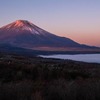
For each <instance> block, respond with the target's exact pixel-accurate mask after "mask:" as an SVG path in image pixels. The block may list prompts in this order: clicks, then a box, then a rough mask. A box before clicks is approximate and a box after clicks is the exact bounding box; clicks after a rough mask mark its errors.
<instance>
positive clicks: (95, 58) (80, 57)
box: [40, 54, 100, 63]
mask: <svg viewBox="0 0 100 100" xmlns="http://www.w3.org/2000/svg"><path fill="white" fill-rule="evenodd" d="M40 56H41V57H44V58H59V59H70V60H75V61H83V62H92V63H100V54H76V55H66V54H65V55H62V54H57V55H47V56H46V55H40Z"/></svg>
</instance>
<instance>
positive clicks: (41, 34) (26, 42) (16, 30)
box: [0, 20, 96, 51]
mask: <svg viewBox="0 0 100 100" xmlns="http://www.w3.org/2000/svg"><path fill="white" fill-rule="evenodd" d="M0 44H8V45H11V46H14V47H20V48H26V49H32V50H52V51H53V50H77V49H96V47H91V46H87V45H82V44H79V43H77V42H75V41H73V40H71V39H69V38H66V37H60V36H57V35H54V34H52V33H50V32H47V31H45V30H43V29H41V28H39V27H38V26H36V25H34V24H32V23H31V22H29V21H26V20H17V21H15V22H13V23H11V24H8V25H6V26H3V27H1V28H0Z"/></svg>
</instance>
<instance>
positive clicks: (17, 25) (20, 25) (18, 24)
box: [2, 20, 46, 35]
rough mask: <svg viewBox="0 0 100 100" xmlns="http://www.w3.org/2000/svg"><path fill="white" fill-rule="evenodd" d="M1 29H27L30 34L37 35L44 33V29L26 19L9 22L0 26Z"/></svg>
mask: <svg viewBox="0 0 100 100" xmlns="http://www.w3.org/2000/svg"><path fill="white" fill-rule="evenodd" d="M2 29H6V30H7V31H14V32H21V31H27V32H30V33H31V34H38V35H40V34H43V35H44V34H45V33H46V31H44V30H43V29H41V28H39V27H37V26H36V25H34V24H32V23H31V22H29V21H26V20H17V21H15V22H13V23H11V24H8V25H6V26H4V27H2Z"/></svg>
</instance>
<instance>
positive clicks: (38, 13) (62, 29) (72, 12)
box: [0, 0, 100, 47]
mask: <svg viewBox="0 0 100 100" xmlns="http://www.w3.org/2000/svg"><path fill="white" fill-rule="evenodd" d="M19 19H22V20H28V21H31V22H32V23H33V24H35V25H37V26H39V27H41V28H42V29H45V30H47V31H48V32H51V33H53V34H56V35H59V36H62V37H68V38H70V39H73V40H74V41H76V42H78V43H81V44H88V45H94V46H99V47H100V0H0V27H2V26H4V25H6V24H9V23H11V22H14V21H16V20H19Z"/></svg>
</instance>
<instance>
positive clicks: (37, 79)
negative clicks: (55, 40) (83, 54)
mask: <svg viewBox="0 0 100 100" xmlns="http://www.w3.org/2000/svg"><path fill="white" fill-rule="evenodd" d="M0 100H100V64H90V63H83V62H75V61H70V60H59V59H43V58H39V57H31V58H30V57H25V56H16V55H4V54H0Z"/></svg>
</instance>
